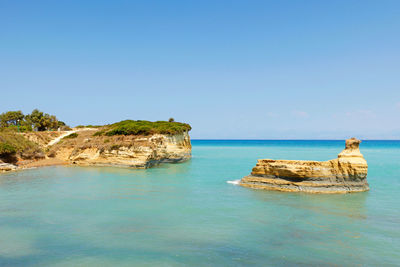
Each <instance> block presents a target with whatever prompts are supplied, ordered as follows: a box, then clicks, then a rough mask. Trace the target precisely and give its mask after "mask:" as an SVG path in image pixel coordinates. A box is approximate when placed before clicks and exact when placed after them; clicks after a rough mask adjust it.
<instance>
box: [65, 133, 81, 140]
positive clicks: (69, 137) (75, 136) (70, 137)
mask: <svg viewBox="0 0 400 267" xmlns="http://www.w3.org/2000/svg"><path fill="white" fill-rule="evenodd" d="M77 137H78V134H77V133H72V134H70V135H67V136H65V137H64V138H63V139H73V138H77Z"/></svg>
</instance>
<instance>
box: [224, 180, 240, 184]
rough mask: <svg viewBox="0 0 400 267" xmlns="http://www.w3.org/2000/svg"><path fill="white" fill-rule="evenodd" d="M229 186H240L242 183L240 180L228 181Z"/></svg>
mask: <svg viewBox="0 0 400 267" xmlns="http://www.w3.org/2000/svg"><path fill="white" fill-rule="evenodd" d="M226 182H227V183H228V184H235V185H238V184H239V183H240V179H239V180H233V181H226Z"/></svg>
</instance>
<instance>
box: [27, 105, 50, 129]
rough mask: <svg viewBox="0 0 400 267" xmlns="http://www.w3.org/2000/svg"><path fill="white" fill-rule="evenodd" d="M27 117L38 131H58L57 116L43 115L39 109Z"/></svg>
mask: <svg viewBox="0 0 400 267" xmlns="http://www.w3.org/2000/svg"><path fill="white" fill-rule="evenodd" d="M26 117H27V120H29V121H30V122H31V123H32V125H33V127H34V128H37V130H38V131H46V130H56V129H57V128H58V120H57V118H56V116H53V115H49V114H47V113H43V112H41V111H40V110H38V109H34V110H33V111H32V113H31V114H30V115H27V116H26Z"/></svg>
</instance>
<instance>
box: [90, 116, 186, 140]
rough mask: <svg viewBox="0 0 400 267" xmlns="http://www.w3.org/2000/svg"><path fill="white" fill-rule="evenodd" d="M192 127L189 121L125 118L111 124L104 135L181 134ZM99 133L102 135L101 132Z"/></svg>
mask: <svg viewBox="0 0 400 267" xmlns="http://www.w3.org/2000/svg"><path fill="white" fill-rule="evenodd" d="M191 129H192V127H190V125H189V124H187V123H181V122H174V121H172V122H168V121H156V122H151V121H133V120H125V121H120V122H117V123H114V124H111V125H108V126H107V128H106V129H105V130H103V132H104V135H107V136H113V135H150V134H169V135H173V134H180V133H183V132H187V131H190V130H191ZM97 135H102V133H99V134H97Z"/></svg>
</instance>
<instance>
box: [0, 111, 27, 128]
mask: <svg viewBox="0 0 400 267" xmlns="http://www.w3.org/2000/svg"><path fill="white" fill-rule="evenodd" d="M24 117H25V116H24V114H23V113H22V111H21V110H18V111H8V112H4V113H2V114H0V126H1V127H8V126H10V125H14V126H16V125H17V124H18V123H19V122H21V121H22V120H23V119H24Z"/></svg>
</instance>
